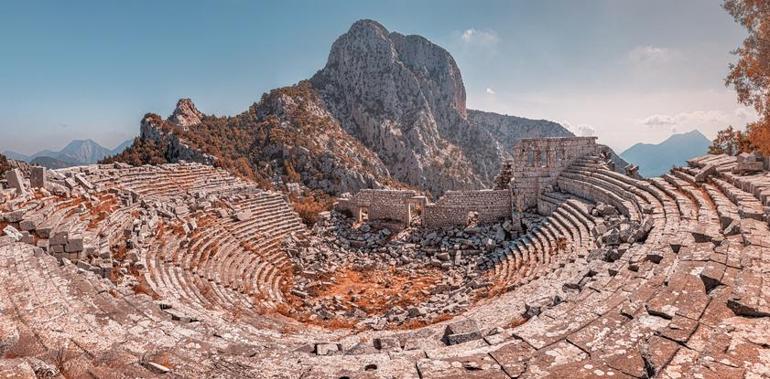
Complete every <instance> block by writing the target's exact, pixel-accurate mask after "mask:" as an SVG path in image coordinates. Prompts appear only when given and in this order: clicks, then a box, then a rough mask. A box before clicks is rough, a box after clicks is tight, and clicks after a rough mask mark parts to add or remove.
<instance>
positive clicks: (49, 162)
mask: <svg viewBox="0 0 770 379" xmlns="http://www.w3.org/2000/svg"><path fill="white" fill-rule="evenodd" d="M131 143H132V140H128V141H124V142H122V143H121V144H119V145H118V146H117V147H116V148H115V149H108V148H106V147H104V146H102V145H100V144H99V143H97V142H95V141H93V140H91V139H85V140H73V141H71V142H70V143H68V144H67V146H65V147H64V148H62V149H61V150H59V151H52V150H42V151H38V152H37V153H35V154H32V155H25V154H21V153H17V152H14V151H4V152H3V154H5V155H6V156H7V157H8V158H9V159H14V160H18V161H24V162H28V163H32V164H37V165H40V166H44V167H48V168H63V167H70V166H80V165H88V164H94V163H97V162H99V161H100V160H102V159H104V158H107V157H109V156H112V155H116V154H119V153H121V152H123V150H125V149H126V148H127V147H128V146H130V145H131Z"/></svg>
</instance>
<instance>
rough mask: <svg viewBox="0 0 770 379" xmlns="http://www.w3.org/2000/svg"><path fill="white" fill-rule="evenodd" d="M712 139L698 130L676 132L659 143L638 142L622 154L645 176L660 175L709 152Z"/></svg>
mask: <svg viewBox="0 0 770 379" xmlns="http://www.w3.org/2000/svg"><path fill="white" fill-rule="evenodd" d="M709 145H711V141H710V140H709V139H708V138H706V136H704V135H703V134H702V133H701V132H699V131H698V130H693V131H690V132H687V133H681V134H674V135H672V136H670V137H668V138H667V139H666V140H665V141H663V142H661V143H659V144H649V143H637V144H636V145H634V146H631V147H630V148H628V149H627V150H626V151H624V152H622V153H621V154H620V156H621V157H622V158H623V159H625V160H626V161H628V162H629V163H633V164H636V165H638V166H639V173H640V174H641V175H642V176H644V177H654V176H660V175H663V174H665V173H666V172H668V171H669V170H670V169H671V168H672V167H673V166H681V165H684V164H685V163H686V162H687V160H688V159H690V158H692V157H695V156H698V155H703V154H706V153H707V152H708V147H709Z"/></svg>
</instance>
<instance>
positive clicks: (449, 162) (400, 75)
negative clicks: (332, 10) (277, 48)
mask: <svg viewBox="0 0 770 379" xmlns="http://www.w3.org/2000/svg"><path fill="white" fill-rule="evenodd" d="M311 83H312V85H313V86H314V88H316V90H317V92H318V93H319V95H320V97H321V98H322V99H323V100H324V104H325V105H326V106H327V107H328V108H329V110H330V111H331V113H332V114H333V115H334V116H335V118H337V119H338V120H340V123H341V125H342V127H343V129H345V130H346V131H347V132H349V133H350V134H351V135H353V136H354V137H356V138H357V139H359V140H360V141H361V142H363V143H364V144H365V145H366V146H369V147H370V148H371V149H373V150H374V151H375V153H377V154H378V155H379V156H380V157H383V161H384V162H385V164H386V165H388V167H390V169H391V173H392V174H393V175H394V176H395V177H396V178H398V179H399V180H401V181H404V182H406V183H411V184H415V185H418V186H424V187H426V188H430V190H431V192H435V193H440V192H443V191H445V190H447V189H465V188H475V187H479V186H481V185H482V180H481V179H480V178H479V177H478V176H477V175H476V174H475V173H474V170H473V169H472V168H471V166H470V161H471V160H470V159H468V157H467V156H466V155H465V154H464V152H463V149H462V148H461V147H460V146H459V144H460V143H459V140H460V139H461V135H462V134H463V133H464V132H463V131H462V130H463V129H467V127H468V121H467V112H466V108H465V87H464V86H463V83H462V75H461V74H460V70H459V68H458V67H457V64H456V63H455V61H454V59H453V58H452V56H451V55H450V54H449V53H448V52H447V51H446V50H444V49H443V48H441V47H439V46H437V45H435V44H433V43H432V42H430V41H428V40H427V39H425V38H423V37H419V36H404V35H401V34H399V33H395V32H393V33H391V32H389V31H388V30H387V29H386V28H385V27H384V26H382V25H381V24H379V23H377V22H376V21H372V20H361V21H358V22H356V23H354V24H353V25H352V26H351V27H350V29H349V30H348V32H347V33H345V34H343V35H341V36H340V37H339V38H337V40H336V41H335V42H334V44H333V45H332V48H331V51H330V53H329V59H328V61H327V63H326V66H325V67H324V68H323V69H322V70H320V71H318V73H316V75H315V76H314V77H313V78H312V79H311ZM435 178H442V180H441V181H436V180H433V179H435Z"/></svg>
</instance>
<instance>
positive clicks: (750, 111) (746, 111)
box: [735, 107, 757, 121]
mask: <svg viewBox="0 0 770 379" xmlns="http://www.w3.org/2000/svg"><path fill="white" fill-rule="evenodd" d="M735 117H738V119H740V120H752V121H753V120H756V119H757V112H756V111H755V110H754V108H748V107H740V108H736V109H735Z"/></svg>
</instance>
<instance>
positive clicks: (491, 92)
mask: <svg viewBox="0 0 770 379" xmlns="http://www.w3.org/2000/svg"><path fill="white" fill-rule="evenodd" d="M486 92H487V93H488V94H490V95H494V94H495V93H496V92H495V90H493V89H492V88H487V89H486Z"/></svg>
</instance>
